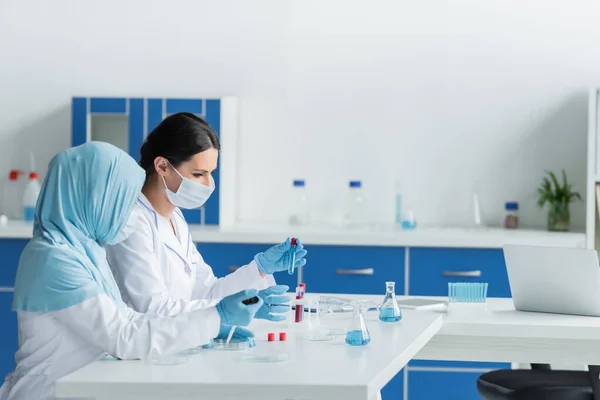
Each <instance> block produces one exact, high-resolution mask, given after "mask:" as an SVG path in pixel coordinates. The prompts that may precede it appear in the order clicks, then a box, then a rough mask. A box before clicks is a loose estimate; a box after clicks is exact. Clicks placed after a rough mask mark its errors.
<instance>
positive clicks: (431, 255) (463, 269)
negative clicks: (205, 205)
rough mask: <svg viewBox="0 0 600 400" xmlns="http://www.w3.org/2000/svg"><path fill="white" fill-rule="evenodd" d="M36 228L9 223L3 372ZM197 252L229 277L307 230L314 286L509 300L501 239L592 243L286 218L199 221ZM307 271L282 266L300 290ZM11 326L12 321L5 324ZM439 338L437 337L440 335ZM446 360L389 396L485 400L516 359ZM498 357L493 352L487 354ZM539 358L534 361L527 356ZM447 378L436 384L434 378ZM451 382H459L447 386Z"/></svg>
mask: <svg viewBox="0 0 600 400" xmlns="http://www.w3.org/2000/svg"><path fill="white" fill-rule="evenodd" d="M31 230H32V226H31V225H30V224H25V223H15V222H10V223H9V225H8V226H7V227H0V260H1V261H0V326H2V329H1V330H0V332H1V334H2V335H3V337H2V338H0V339H2V342H0V343H1V344H0V376H3V375H5V374H6V373H7V372H9V371H10V370H12V368H13V367H14V357H13V355H14V352H15V350H16V349H17V331H16V316H15V313H13V312H11V311H10V304H11V301H12V290H13V285H14V278H15V274H16V268H17V265H18V260H19V256H20V254H21V252H22V250H23V248H24V247H25V245H26V244H27V241H28V239H29V238H30V237H31ZM190 231H191V234H192V238H193V240H194V241H195V242H196V243H197V247H198V250H199V251H200V253H201V254H202V256H203V257H204V259H205V261H206V262H207V263H208V264H209V265H211V267H212V268H213V270H214V273H215V275H216V276H218V277H221V276H225V275H227V274H229V273H231V272H232V271H234V270H235V269H236V268H239V267H240V266H242V265H245V264H247V263H248V262H250V261H251V260H252V259H253V257H254V255H255V254H256V253H258V252H260V251H263V250H265V249H266V248H268V247H269V246H270V245H273V244H276V243H279V242H281V241H282V240H284V239H285V238H286V237H287V236H298V237H300V238H301V239H302V242H303V244H304V245H305V246H306V247H307V249H308V250H309V254H308V264H307V266H306V267H304V268H303V269H302V271H301V274H302V280H303V281H304V282H305V283H306V285H307V289H308V292H309V293H311V292H312V293H315V292H319V293H333V294H365V295H380V296H382V297H383V294H384V292H385V287H384V282H386V281H394V282H396V293H397V294H398V295H418V296H445V295H447V290H448V282H453V281H470V282H488V283H489V291H488V296H490V297H499V298H509V297H510V296H511V294H510V287H509V284H508V277H507V273H506V267H505V264H504V256H503V253H502V246H503V245H504V244H526V245H544V246H562V247H584V246H585V240H586V237H585V234H582V233H551V232H544V231H528V230H514V231H507V230H503V229H483V228H482V229H476V228H417V229H415V230H413V231H396V230H394V229H388V228H380V229H372V230H354V231H346V230H342V229H335V228H323V229H319V230H314V229H310V228H298V227H294V228H291V227H286V226H280V225H276V226H273V225H256V226H255V225H251V224H245V225H243V224H240V225H239V226H232V227H218V226H201V225H191V226H190ZM299 275H300V274H295V275H288V274H287V273H286V272H282V273H279V274H277V276H276V279H277V281H278V283H282V284H287V285H289V286H290V287H291V288H293V287H295V286H296V284H297V283H298V276H299ZM5 327H8V329H5ZM433 342H434V343H435V340H434V341H433ZM473 361H477V360H462V359H461V358H460V357H458V358H445V359H444V361H440V360H437V359H428V360H424V361H413V362H411V363H410V364H408V366H407V367H406V368H405V369H404V370H403V371H402V372H401V373H400V374H398V375H397V376H396V377H395V378H394V379H392V380H391V381H390V383H389V384H388V385H387V386H386V387H385V388H384V389H383V396H384V400H396V399H398V400H399V399H404V400H426V399H434V398H440V399H441V398H443V399H445V400H454V399H461V400H470V399H473V400H474V399H477V398H478V396H477V392H476V387H475V381H476V378H477V377H478V376H479V375H480V374H481V373H482V372H485V371H487V370H490V369H495V368H507V367H510V363H507V362H508V361H509V360H506V359H500V360H496V361H494V362H493V363H489V362H473ZM481 361H490V360H481ZM525 362H530V361H525ZM431 380H433V381H436V382H440V383H441V384H439V385H437V384H436V385H430V384H428V382H429V381H431ZM444 382H448V385H450V387H451V388H452V391H451V392H448V391H445V392H444V393H443V395H442V393H440V392H439V391H440V390H445V389H444V387H446V385H444V384H443V383H444ZM407 388H410V389H408V390H407Z"/></svg>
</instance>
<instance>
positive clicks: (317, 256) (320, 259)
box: [304, 246, 405, 295]
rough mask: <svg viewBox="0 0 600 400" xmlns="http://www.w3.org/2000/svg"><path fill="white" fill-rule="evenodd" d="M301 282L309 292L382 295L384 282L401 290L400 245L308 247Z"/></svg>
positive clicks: (402, 257)
mask: <svg viewBox="0 0 600 400" xmlns="http://www.w3.org/2000/svg"><path fill="white" fill-rule="evenodd" d="M308 251H309V253H308V256H307V261H308V262H307V264H306V266H305V267H304V281H305V282H306V287H307V290H308V291H309V292H312V293H347V294H381V295H383V294H384V293H385V282H386V281H394V282H396V293H397V294H399V295H400V294H403V293H404V254H405V250H404V248H403V247H360V246H310V248H309V249H308Z"/></svg>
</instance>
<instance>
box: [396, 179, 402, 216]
mask: <svg viewBox="0 0 600 400" xmlns="http://www.w3.org/2000/svg"><path fill="white" fill-rule="evenodd" d="M395 220H396V225H398V226H402V194H401V193H400V182H399V181H398V180H396V218H395Z"/></svg>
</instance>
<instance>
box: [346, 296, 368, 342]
mask: <svg viewBox="0 0 600 400" xmlns="http://www.w3.org/2000/svg"><path fill="white" fill-rule="evenodd" d="M353 306H354V317H353V318H352V322H350V326H349V327H348V330H347V331H346V343H347V344H349V345H350V346H366V345H367V344H369V343H370V342H371V335H370V334H369V330H368V329H367V324H365V319H364V318H363V315H362V310H361V305H360V303H354V304H353Z"/></svg>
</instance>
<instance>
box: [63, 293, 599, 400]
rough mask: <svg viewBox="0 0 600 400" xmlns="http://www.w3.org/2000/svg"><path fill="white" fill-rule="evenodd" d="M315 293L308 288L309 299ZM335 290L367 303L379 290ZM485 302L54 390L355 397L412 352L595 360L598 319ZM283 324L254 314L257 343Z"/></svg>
mask: <svg viewBox="0 0 600 400" xmlns="http://www.w3.org/2000/svg"><path fill="white" fill-rule="evenodd" d="M317 296H319V295H318V294H308V295H307V298H313V299H314V298H316V297H317ZM340 296H341V297H346V298H351V299H365V300H372V301H380V300H381V298H382V296H364V295H340ZM439 299H440V300H445V298H439ZM488 307H489V312H488V315H487V316H486V317H483V318H479V319H473V318H457V317H450V316H447V315H445V314H442V313H440V312H439V311H406V310H405V311H403V319H402V321H401V322H399V323H397V324H385V323H380V322H378V321H377V313H376V312H369V313H366V318H365V320H366V323H367V326H368V329H369V331H370V332H371V336H372V342H371V343H370V344H369V345H368V346H365V347H362V348H353V347H350V346H348V345H346V344H344V342H343V339H342V338H340V339H336V341H333V342H308V341H297V342H296V341H294V340H293V338H290V339H289V340H288V342H287V343H286V344H285V345H286V346H287V347H286V348H287V349H288V350H289V351H290V352H291V354H292V358H291V360H290V361H287V362H284V363H272V364H269V363H267V364H254V363H249V362H247V361H242V360H241V359H240V358H239V355H237V354H236V353H235V352H219V351H215V350H211V351H209V350H206V351H203V352H201V353H200V354H198V355H196V356H192V357H190V358H189V359H188V363H187V364H185V365H179V366H171V367H167V366H154V365H149V364H146V363H144V362H142V361H127V362H124V361H120V362H119V361H102V362H97V363H94V364H91V365H89V366H87V367H85V368H83V369H81V370H79V371H77V372H75V373H73V374H71V375H69V376H68V377H66V378H63V379H61V380H60V381H59V382H58V384H57V395H59V396H62V397H67V398H68V397H76V396H82V397H85V396H90V395H96V396H98V397H97V399H98V400H108V399H111V400H122V399H124V398H125V397H123V396H124V394H126V395H127V396H129V397H127V399H130V398H131V399H142V398H144V399H159V398H160V399H162V398H171V397H175V395H177V396H181V397H178V398H182V399H192V398H193V399H200V398H222V399H224V398H228V399H229V398H260V399H275V398H291V397H294V398H313V399H326V398H345V399H352V400H354V399H369V398H371V396H372V394H373V392H374V391H376V390H378V389H379V388H381V387H382V385H383V384H384V383H385V382H387V381H389V379H391V377H392V376H393V373H394V371H398V370H399V369H400V368H402V366H403V365H405V364H407V363H408V361H409V360H410V359H411V358H414V359H426V360H436V359H437V360H463V361H498V362H524V363H529V362H548V363H550V362H571V363H578V364H581V365H585V364H598V363H600V361H599V360H600V318H594V317H580V316H571V315H557V314H539V313H523V312H518V311H516V310H514V307H513V303H512V300H511V299H488ZM323 321H324V324H327V325H329V326H333V327H337V326H338V325H339V326H347V324H348V320H347V319H345V320H338V321H335V320H333V321H332V320H329V321H325V320H323ZM440 325H441V329H440ZM286 326H287V325H286V323H269V322H265V321H255V322H253V325H252V326H251V327H252V328H253V329H254V331H255V333H256V334H257V338H258V344H257V349H259V348H263V349H264V348H265V347H266V346H270V345H275V346H277V345H279V343H266V342H264V336H265V332H267V331H271V332H279V331H280V330H282V329H286V330H287V331H288V332H293V329H291V328H289V327H287V328H286ZM279 327H284V328H279ZM436 332H437V333H436ZM419 349H421V350H420V351H419ZM246 351H251V350H246ZM410 368H415V367H409V369H410ZM416 368H417V369H418V368H419V367H416ZM300 393H301V394H302V395H303V396H299V395H298V394H300ZM119 396H121V397H119ZM163 396H164V397H163ZM228 396H229V397H228Z"/></svg>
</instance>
